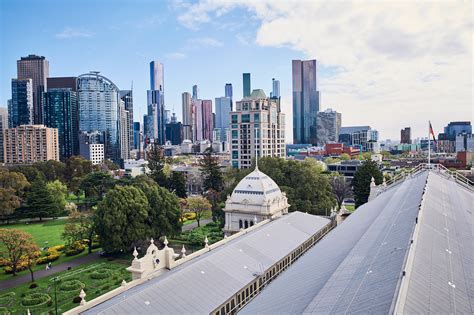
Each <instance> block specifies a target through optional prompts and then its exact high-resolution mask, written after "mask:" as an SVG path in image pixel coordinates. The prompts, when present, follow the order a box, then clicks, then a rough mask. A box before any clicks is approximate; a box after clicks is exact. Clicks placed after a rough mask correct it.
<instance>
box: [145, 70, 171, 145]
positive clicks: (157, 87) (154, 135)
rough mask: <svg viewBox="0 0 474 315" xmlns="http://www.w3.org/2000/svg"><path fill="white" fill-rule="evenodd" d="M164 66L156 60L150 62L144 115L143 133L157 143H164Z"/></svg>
mask: <svg viewBox="0 0 474 315" xmlns="http://www.w3.org/2000/svg"><path fill="white" fill-rule="evenodd" d="M164 91H165V88H164V68H163V64H162V63H159V62H158V61H152V62H150V90H148V91H147V101H148V102H147V103H148V111H147V115H146V117H144V129H145V135H146V137H147V138H148V139H150V140H152V141H153V142H154V143H157V144H159V145H163V144H165V123H166V122H165V99H164Z"/></svg>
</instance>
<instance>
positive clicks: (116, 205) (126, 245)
mask: <svg viewBox="0 0 474 315" xmlns="http://www.w3.org/2000/svg"><path fill="white" fill-rule="evenodd" d="M148 207H149V203H148V200H147V198H146V195H145V194H144V193H143V191H141V190H140V189H138V188H136V187H133V186H124V187H122V186H115V187H114V188H113V189H111V190H109V191H108V192H107V194H106V195H105V198H104V199H103V200H102V201H101V202H100V203H99V204H98V206H97V212H96V215H95V216H94V223H95V225H96V228H97V234H98V235H99V239H100V243H101V246H102V248H103V249H104V250H105V251H106V252H108V253H117V252H120V251H128V250H130V249H131V248H133V246H134V245H136V244H137V243H139V242H141V241H143V240H145V239H146V238H148V237H149V236H150V232H151V231H150V228H149V225H148V224H147V219H148Z"/></svg>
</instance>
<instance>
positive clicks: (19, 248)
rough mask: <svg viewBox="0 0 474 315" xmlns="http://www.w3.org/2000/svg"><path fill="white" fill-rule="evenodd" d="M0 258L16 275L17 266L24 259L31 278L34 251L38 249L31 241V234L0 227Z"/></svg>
mask: <svg viewBox="0 0 474 315" xmlns="http://www.w3.org/2000/svg"><path fill="white" fill-rule="evenodd" d="M0 245H1V246H0V258H2V259H4V260H5V261H6V262H7V266H8V267H10V268H11V269H12V273H13V275H14V276H16V272H17V269H18V266H19V265H20V264H21V263H22V262H23V261H25V260H26V264H28V268H29V269H30V272H31V279H32V281H33V280H34V278H33V271H32V266H33V264H34V262H33V261H34V260H35V259H34V258H33V257H34V256H35V252H38V251H39V248H38V246H36V244H35V243H34V241H33V237H32V236H31V234H29V233H26V232H23V231H21V230H16V229H0Z"/></svg>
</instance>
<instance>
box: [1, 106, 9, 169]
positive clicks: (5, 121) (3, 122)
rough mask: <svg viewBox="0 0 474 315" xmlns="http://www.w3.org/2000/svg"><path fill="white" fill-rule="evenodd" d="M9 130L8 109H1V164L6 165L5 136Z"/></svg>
mask: <svg viewBox="0 0 474 315" xmlns="http://www.w3.org/2000/svg"><path fill="white" fill-rule="evenodd" d="M7 128H8V109H7V108H5V107H0V163H4V148H3V135H4V133H5V132H4V130H5V129H7Z"/></svg>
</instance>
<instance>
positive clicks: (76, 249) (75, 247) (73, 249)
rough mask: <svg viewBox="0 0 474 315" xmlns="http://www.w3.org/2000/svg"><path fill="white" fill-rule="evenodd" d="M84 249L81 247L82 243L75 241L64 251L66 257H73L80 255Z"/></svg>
mask: <svg viewBox="0 0 474 315" xmlns="http://www.w3.org/2000/svg"><path fill="white" fill-rule="evenodd" d="M84 249H86V248H85V247H84V245H82V241H76V242H74V243H72V245H71V246H70V247H69V248H68V249H66V256H74V255H77V254H80V253H82V252H83V251H84Z"/></svg>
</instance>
